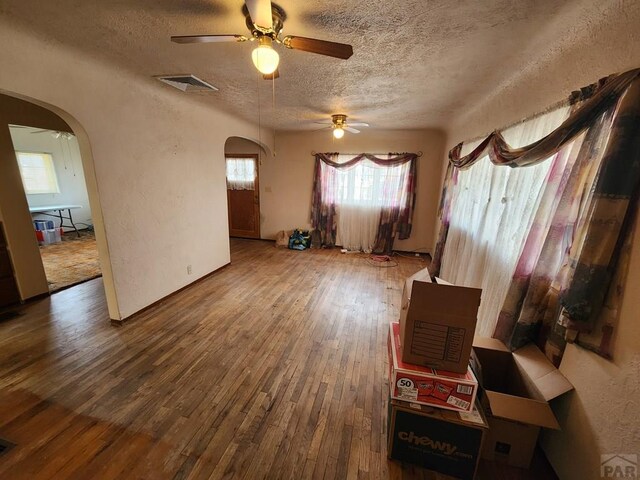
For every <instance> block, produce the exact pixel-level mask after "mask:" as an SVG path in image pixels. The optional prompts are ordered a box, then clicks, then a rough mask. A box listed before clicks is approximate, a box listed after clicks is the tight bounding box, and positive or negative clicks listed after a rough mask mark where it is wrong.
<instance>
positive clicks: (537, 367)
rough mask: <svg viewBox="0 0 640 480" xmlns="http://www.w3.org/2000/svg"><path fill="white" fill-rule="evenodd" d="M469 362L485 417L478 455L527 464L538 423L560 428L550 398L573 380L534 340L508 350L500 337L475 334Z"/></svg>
mask: <svg viewBox="0 0 640 480" xmlns="http://www.w3.org/2000/svg"><path fill="white" fill-rule="evenodd" d="M471 366H472V368H473V370H474V372H475V374H476V377H477V379H478V382H479V383H480V386H481V390H480V394H479V396H480V399H481V400H480V401H481V404H482V405H483V407H484V409H485V413H486V414H487V419H488V421H489V432H487V435H486V437H485V442H484V446H483V449H482V457H483V458H486V459H489V460H496V461H501V462H504V463H508V464H509V465H513V466H516V467H523V468H527V467H529V464H530V462H531V458H532V456H533V451H534V448H535V445H536V442H537V439H538V434H539V432H540V427H544V428H551V429H559V428H560V426H559V424H558V421H557V420H556V417H555V415H554V414H553V412H552V410H551V407H550V406H549V403H548V402H549V401H550V400H552V399H554V398H556V397H558V396H559V395H562V394H563V393H566V392H568V391H570V390H572V389H573V386H572V385H571V384H570V383H569V381H568V380H567V379H566V378H565V377H564V376H563V375H562V374H561V373H560V372H559V371H558V369H556V368H555V367H554V366H553V364H552V363H551V362H550V361H549V360H548V359H547V357H546V356H545V355H544V354H543V353H542V352H541V351H540V350H539V349H538V347H536V346H535V345H533V344H529V345H526V346H524V347H522V348H519V349H518V350H516V351H515V352H511V351H510V350H509V349H508V348H507V347H506V346H505V345H504V344H503V343H502V342H501V341H500V340H498V339H495V338H482V337H475V338H474V341H473V353H472V355H471Z"/></svg>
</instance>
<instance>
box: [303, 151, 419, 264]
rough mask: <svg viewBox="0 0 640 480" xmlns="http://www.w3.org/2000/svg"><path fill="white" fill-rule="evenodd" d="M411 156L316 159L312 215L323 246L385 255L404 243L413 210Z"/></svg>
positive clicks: (413, 182)
mask: <svg viewBox="0 0 640 480" xmlns="http://www.w3.org/2000/svg"><path fill="white" fill-rule="evenodd" d="M415 160H416V155H415V154H401V155H391V154H390V155H383V156H374V155H370V154H361V155H356V156H353V155H341V154H318V155H316V171H315V178H314V194H313V205H312V212H311V223H312V226H313V228H315V229H316V230H318V231H319V232H320V234H321V242H322V244H323V245H325V246H332V245H341V246H342V247H344V248H346V249H348V250H363V251H365V252H371V251H374V250H375V251H384V252H390V251H391V248H392V245H393V240H394V239H395V237H396V234H397V235H398V236H399V238H401V239H405V238H408V236H409V234H410V231H411V217H412V213H413V207H414V204H415V168H416V166H415Z"/></svg>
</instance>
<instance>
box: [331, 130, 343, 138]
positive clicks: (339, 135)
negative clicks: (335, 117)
mask: <svg viewBox="0 0 640 480" xmlns="http://www.w3.org/2000/svg"><path fill="white" fill-rule="evenodd" d="M333 136H334V137H335V138H337V139H338V140H339V139H341V138H342V137H344V130H343V129H342V127H335V128H334V129H333Z"/></svg>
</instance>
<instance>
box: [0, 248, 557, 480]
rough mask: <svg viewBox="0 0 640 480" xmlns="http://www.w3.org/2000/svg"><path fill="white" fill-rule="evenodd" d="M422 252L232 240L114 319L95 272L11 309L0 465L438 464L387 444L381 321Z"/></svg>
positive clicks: (290, 474) (336, 468)
mask: <svg viewBox="0 0 640 480" xmlns="http://www.w3.org/2000/svg"><path fill="white" fill-rule="evenodd" d="M422 266H424V263H423V262H421V261H420V260H418V259H413V258H403V257H401V258H398V267H394V268H379V267H374V266H371V265H370V264H369V263H367V262H366V260H365V259H364V258H363V257H361V256H358V255H341V254H340V253H339V252H338V251H337V250H331V251H328V250H321V251H319V250H312V251H305V252H295V251H289V250H281V249H276V248H274V247H273V244H272V243H268V242H261V241H251V240H232V264H231V265H230V266H228V267H227V268H225V269H223V270H221V271H220V272H218V273H216V274H214V275H212V276H210V277H208V278H206V279H204V280H202V281H201V282H199V283H197V284H196V285H194V286H193V287H190V288H188V289H185V290H184V291H182V292H180V293H178V294H176V295H174V296H172V297H170V298H169V299H168V300H166V301H164V302H161V303H160V304H158V305H156V306H154V307H152V308H150V309H149V310H147V311H145V312H144V313H143V314H142V315H140V316H139V317H138V318H136V319H134V320H132V321H130V322H128V323H127V324H125V325H124V326H123V327H113V326H111V325H110V323H109V320H108V317H107V312H106V305H105V299H104V294H103V292H102V283H101V282H102V280H101V279H96V280H92V281H90V282H87V283H85V284H82V285H79V286H77V287H73V288H71V289H68V290H65V291H62V292H60V293H57V294H55V295H53V296H51V297H50V298H47V299H44V300H40V301H36V302H34V303H32V304H28V305H26V306H24V307H21V309H20V312H21V313H22V315H21V316H19V317H18V318H14V319H12V320H9V321H6V322H3V323H0V438H3V439H6V440H9V441H10V442H13V443H15V444H16V446H15V447H14V448H12V449H11V450H9V451H7V452H5V453H4V454H0V478H2V479H5V478H6V479H40V478H42V479H50V478H55V479H67V478H70V479H111V478H113V479H115V478H118V479H123V478H126V479H130V478H131V479H187V478H188V479H209V478H211V479H218V478H246V479H253V478H269V479H270V478H292V479H297V478H327V479H332V478H374V479H375V478H393V479H399V478H439V477H434V476H433V475H431V474H428V473H425V472H423V471H421V470H420V469H414V468H413V467H410V466H406V467H404V469H403V468H402V467H401V466H400V465H398V464H396V463H394V462H389V461H388V460H387V458H386V446H385V440H386V438H385V437H386V424H385V421H386V401H387V392H388V387H387V383H386V366H385V365H386V348H385V342H386V335H387V323H388V321H389V320H392V319H396V318H397V317H398V313H399V300H400V294H401V288H402V280H403V279H404V278H405V277H406V276H407V275H410V274H411V273H413V272H415V271H417V270H418V269H420V268H421V267H422ZM483 469H484V470H483V471H481V474H480V477H481V478H487V479H488V478H497V477H494V473H491V472H494V471H493V470H491V469H490V468H489V469H487V468H485V467H483ZM505 471H506V470H505ZM483 472H489V473H483ZM483 475H484V476H483ZM506 475H507V474H505V475H502V474H501V475H500V478H508V477H507V476H506ZM527 475H528V474H527V473H526V472H521V474H517V476H515V477H512V478H545V477H541V476H540V475H537V476H531V477H528V476H527Z"/></svg>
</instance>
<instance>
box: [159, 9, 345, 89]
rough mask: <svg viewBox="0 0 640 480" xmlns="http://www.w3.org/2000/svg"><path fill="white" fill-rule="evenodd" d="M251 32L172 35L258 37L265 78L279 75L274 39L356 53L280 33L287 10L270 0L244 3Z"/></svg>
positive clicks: (323, 51) (332, 53)
mask: <svg viewBox="0 0 640 480" xmlns="http://www.w3.org/2000/svg"><path fill="white" fill-rule="evenodd" d="M242 13H243V14H244V16H245V22H246V24H247V28H248V29H249V31H250V32H251V35H250V36H245V35H239V34H235V35H177V36H172V37H171V41H172V42H175V43H208V42H246V41H257V42H258V46H257V47H256V48H255V49H254V50H253V52H252V53H251V59H252V60H253V64H254V65H255V67H256V68H257V69H258V71H259V72H260V73H262V75H263V77H264V78H277V77H278V72H277V69H278V63H279V62H280V56H279V55H278V52H277V51H276V50H274V48H273V44H274V43H275V44H276V45H277V44H280V45H284V46H285V47H286V48H290V49H293V50H302V51H304V52H311V53H317V54H320V55H326V56H329V57H335V58H341V59H344V60H346V59H348V58H349V57H351V55H353V48H352V47H351V45H347V44H344V43H337V42H329V41H327V40H318V39H316V38H307V37H298V36H295V35H286V36H284V37H282V36H281V32H282V27H283V26H284V21H285V20H286V19H287V14H286V13H285V11H284V10H283V9H282V7H280V6H278V5H276V4H275V3H271V1H270V0H245V4H244V6H243V7H242Z"/></svg>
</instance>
